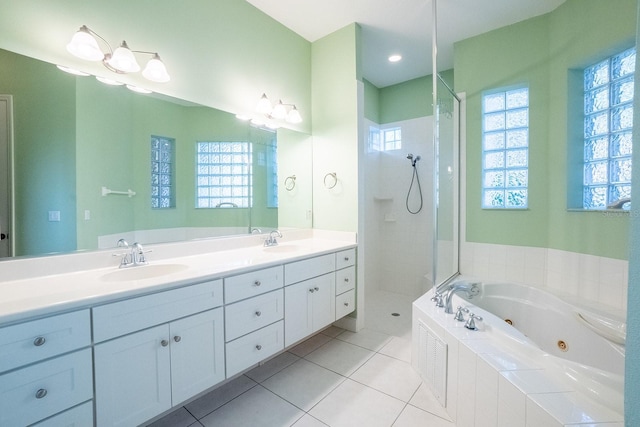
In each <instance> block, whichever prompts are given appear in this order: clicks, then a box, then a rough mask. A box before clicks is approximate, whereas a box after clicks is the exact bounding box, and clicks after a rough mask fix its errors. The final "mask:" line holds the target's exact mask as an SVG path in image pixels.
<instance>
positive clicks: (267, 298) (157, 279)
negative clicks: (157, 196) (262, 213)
mask: <svg viewBox="0 0 640 427" xmlns="http://www.w3.org/2000/svg"><path fill="white" fill-rule="evenodd" d="M253 241H255V238H254V240H252V242H253ZM182 245H184V244H182ZM199 245H203V243H199ZM227 246H228V247H229V245H227ZM233 246H234V245H231V247H233ZM236 246H239V247H236V248H234V249H228V250H214V251H211V252H208V253H198V254H194V255H189V256H184V257H174V256H172V254H171V251H170V250H168V251H167V252H166V253H165V254H162V253H159V254H158V256H157V258H163V257H164V259H158V260H157V261H154V259H153V257H151V261H150V264H149V265H147V266H136V267H130V268H127V269H118V268H117V266H112V267H109V268H98V269H90V270H83V271H81V272H69V273H65V274H57V275H53V276H47V277H31V278H25V279H22V280H14V281H10V282H9V281H8V282H0V290H1V291H2V294H3V295H6V296H7V298H6V300H5V301H4V302H0V425H30V424H34V423H35V424H36V425H38V426H53V425H56V426H57V425H65V426H66V425H75V426H87V425H97V426H131V425H138V424H140V423H143V422H145V421H147V420H149V419H152V418H154V417H155V416H157V415H159V414H162V413H163V412H165V411H167V410H169V409H171V408H172V407H174V406H177V405H180V404H182V403H184V402H185V401H187V400H189V399H191V398H193V397H194V396H196V395H199V394H200V393H202V392H204V391H205V390H208V389H211V388H214V387H215V386H216V385H217V384H220V383H222V382H224V381H225V380H226V379H228V378H232V377H234V376H236V375H238V374H240V373H242V372H244V371H246V370H248V369H250V368H252V367H254V366H256V365H257V364H259V363H260V362H262V361H265V360H266V359H268V358H270V357H272V356H274V355H276V354H277V353H280V352H282V351H283V350H284V349H285V348H287V347H290V346H292V345H295V344H297V343H298V342H300V341H301V340H303V339H305V338H307V337H308V336H309V335H311V334H313V333H315V332H317V331H319V330H321V329H323V328H325V327H327V326H329V325H331V324H332V323H333V322H335V321H336V320H338V319H340V318H342V317H344V316H346V315H348V314H349V313H351V312H353V311H354V309H355V306H356V299H355V296H356V244H355V239H352V240H332V239H318V238H315V237H313V238H307V239H301V240H294V241H292V242H286V243H283V244H280V245H278V246H274V247H273V248H263V247H261V246H260V245H253V246H247V247H243V246H242V245H236ZM154 250H155V248H154ZM159 252H162V250H159ZM103 255H104V254H103ZM94 256H95V255H94ZM110 262H112V263H113V261H110Z"/></svg>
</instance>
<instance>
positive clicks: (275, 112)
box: [256, 93, 302, 123]
mask: <svg viewBox="0 0 640 427" xmlns="http://www.w3.org/2000/svg"><path fill="white" fill-rule="evenodd" d="M256 112H257V113H259V114H263V115H265V116H266V117H267V118H269V119H276V120H285V121H287V122H289V123H300V122H302V116H301V115H300V111H298V109H297V108H296V106H295V105H294V104H284V103H283V102H282V100H278V103H277V104H276V105H275V107H274V106H273V105H272V104H271V101H269V98H267V95H266V94H265V93H263V94H262V96H261V97H260V99H259V100H258V104H257V105H256Z"/></svg>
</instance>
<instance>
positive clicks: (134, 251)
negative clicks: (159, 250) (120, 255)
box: [131, 242, 149, 265]
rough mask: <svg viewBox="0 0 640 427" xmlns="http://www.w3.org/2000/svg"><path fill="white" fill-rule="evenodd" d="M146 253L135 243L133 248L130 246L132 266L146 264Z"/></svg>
mask: <svg viewBox="0 0 640 427" xmlns="http://www.w3.org/2000/svg"><path fill="white" fill-rule="evenodd" d="M146 252H149V251H146ZM146 252H145V250H144V248H143V247H142V245H141V244H140V243H138V242H135V243H134V244H133V246H131V262H132V263H133V265H145V264H147V260H146V258H145V256H144V254H145V253H146Z"/></svg>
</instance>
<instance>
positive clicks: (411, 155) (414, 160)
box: [407, 153, 420, 167]
mask: <svg viewBox="0 0 640 427" xmlns="http://www.w3.org/2000/svg"><path fill="white" fill-rule="evenodd" d="M407 159H409V160H410V161H411V166H414V167H415V165H416V162H417V161H418V160H420V156H416V157H415V158H414V157H413V154H411V153H409V154H407Z"/></svg>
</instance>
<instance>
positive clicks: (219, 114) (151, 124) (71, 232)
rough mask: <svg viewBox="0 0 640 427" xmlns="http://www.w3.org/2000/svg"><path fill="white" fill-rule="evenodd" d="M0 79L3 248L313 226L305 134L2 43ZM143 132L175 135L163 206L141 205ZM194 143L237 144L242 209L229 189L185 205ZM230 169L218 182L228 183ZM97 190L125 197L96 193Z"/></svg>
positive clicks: (146, 151)
mask: <svg viewBox="0 0 640 427" xmlns="http://www.w3.org/2000/svg"><path fill="white" fill-rule="evenodd" d="M0 76H2V77H0V95H10V97H11V98H10V99H11V103H12V117H8V119H3V120H5V121H7V120H8V121H9V122H10V125H11V133H12V138H11V137H9V140H10V139H13V146H12V147H10V148H9V152H10V156H9V164H8V165H2V167H1V168H0V169H2V170H6V171H9V174H8V175H9V177H10V180H11V181H12V184H10V186H9V189H8V191H7V193H8V194H7V195H6V196H5V198H6V202H7V203H6V204H7V205H8V206H9V210H10V212H11V211H12V212H13V219H12V220H9V225H8V226H4V231H7V228H8V229H9V230H8V234H9V242H10V243H9V246H8V247H10V248H13V249H11V250H5V254H4V256H7V252H8V255H11V254H13V255H15V256H33V255H42V254H50V253H66V252H70V251H76V250H95V249H101V248H108V247H113V246H115V244H116V242H117V238H118V236H121V237H125V238H128V239H131V240H134V241H139V242H141V243H143V244H144V243H159V242H167V241H177V240H187V239H192V238H206V237H219V236H226V235H230V234H246V233H249V232H250V231H251V229H252V228H254V227H256V228H261V229H263V230H264V231H269V230H270V229H272V228H276V227H281V228H282V227H296V228H308V227H311V225H312V224H311V200H312V195H311V191H312V190H311V189H312V186H311V162H312V159H311V153H312V147H311V137H310V136H309V135H305V134H301V133H299V132H295V131H291V130H287V129H280V130H278V131H277V132H276V131H269V130H265V129H260V128H256V127H252V126H250V125H249V124H248V123H247V122H244V121H241V120H239V119H237V118H236V117H235V116H234V115H233V114H230V113H227V112H224V111H220V110H216V109H213V108H209V107H203V106H199V105H195V104H192V103H190V102H186V101H181V100H178V99H172V98H169V97H164V96H162V97H160V96H154V95H142V94H138V93H134V92H131V91H129V90H127V89H126V88H124V87H122V86H120V87H112V86H108V85H105V84H103V83H100V82H98V81H97V80H96V79H95V78H93V77H77V76H72V75H69V74H67V73H64V72H62V71H60V70H58V69H57V68H56V67H55V66H54V65H52V64H49V63H46V62H42V61H40V60H36V59H33V58H29V57H25V56H22V55H18V54H15V53H12V52H8V51H5V50H0ZM5 98H6V97H5ZM154 136H155V137H158V136H159V137H164V138H168V139H171V140H172V141H174V142H173V145H174V156H173V159H172V167H174V180H173V181H172V185H171V188H172V190H173V191H174V199H173V200H174V206H173V207H171V208H168V209H156V208H153V207H152V204H151V198H152V195H151V191H152V186H151V180H152V162H151V138H152V137H154ZM197 142H226V143H234V142H245V143H248V145H247V146H248V147H249V151H250V159H251V160H250V161H249V164H245V165H242V166H243V168H242V170H243V173H249V179H248V183H249V188H248V191H249V195H250V199H251V202H250V204H249V205H248V206H247V207H243V206H241V205H238V203H235V202H234V201H233V199H232V195H231V194H229V197H230V199H229V201H228V202H225V201H222V203H219V204H218V205H219V206H218V205H214V206H212V207H208V208H198V207H196V206H197V205H196V195H197V194H198V189H197V188H196V185H197V183H198V179H197V167H196V146H197ZM8 143H9V145H11V141H9V142H8ZM0 148H1V147H0ZM11 158H13V161H11ZM232 169H233V168H232V167H229V168H228V169H225V171H224V173H222V175H226V176H221V180H225V182H228V181H233V179H234V177H233V175H234V173H235V172H234V170H232ZM285 180H287V183H288V185H285ZM292 183H293V184H294V185H293V187H292V185H291V184H292ZM102 187H105V188H107V189H109V190H115V191H128V190H132V191H134V192H135V195H134V196H132V197H129V196H128V195H123V194H107V195H103V191H102ZM201 191H204V190H202V189H201ZM3 216H4V217H5V219H6V216H7V215H6V214H5V215H3ZM11 222H12V224H11ZM3 242H4V243H5V244H6V243H7V241H6V240H4V241H3Z"/></svg>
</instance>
